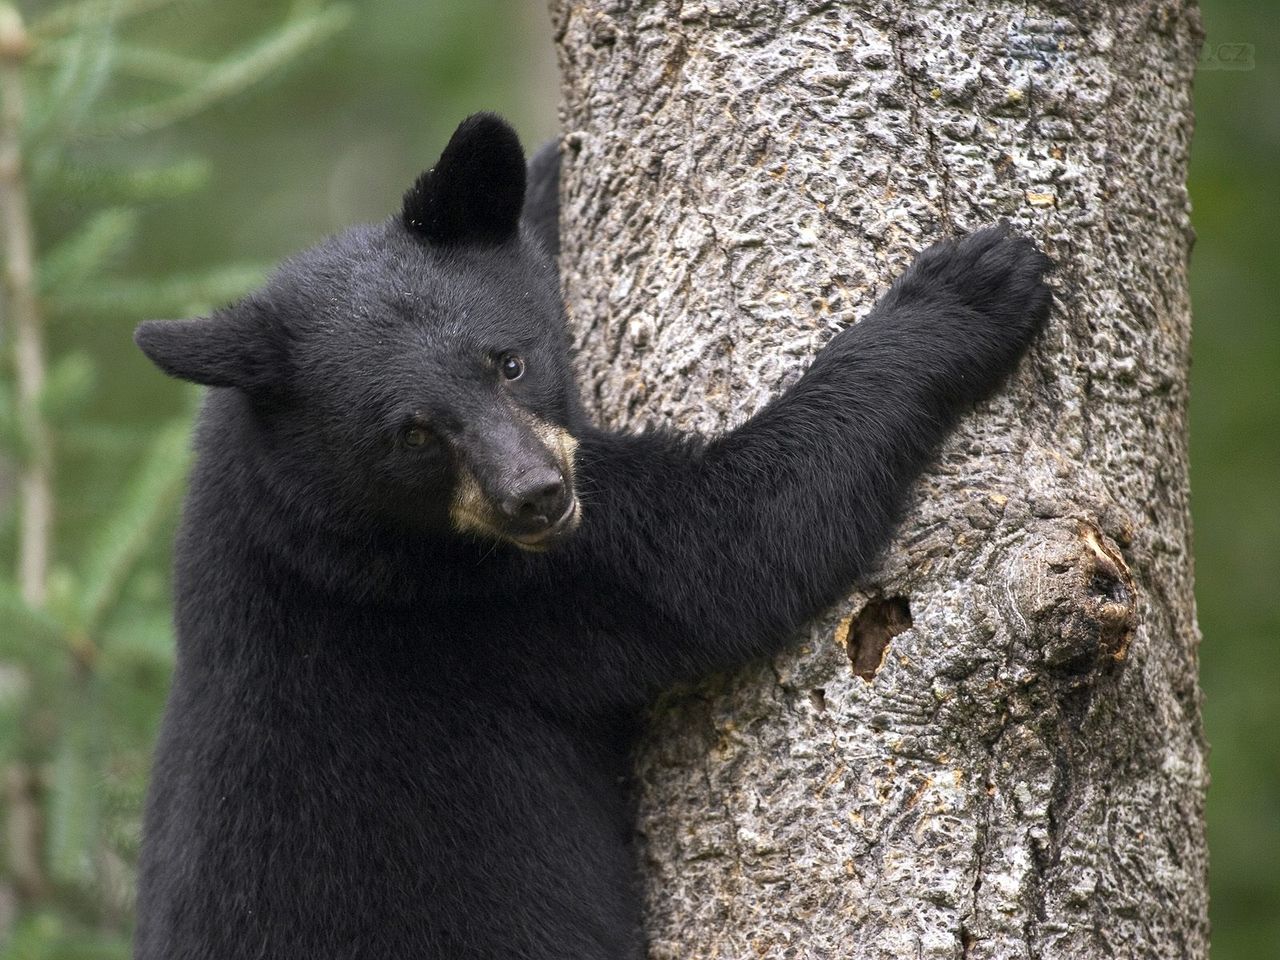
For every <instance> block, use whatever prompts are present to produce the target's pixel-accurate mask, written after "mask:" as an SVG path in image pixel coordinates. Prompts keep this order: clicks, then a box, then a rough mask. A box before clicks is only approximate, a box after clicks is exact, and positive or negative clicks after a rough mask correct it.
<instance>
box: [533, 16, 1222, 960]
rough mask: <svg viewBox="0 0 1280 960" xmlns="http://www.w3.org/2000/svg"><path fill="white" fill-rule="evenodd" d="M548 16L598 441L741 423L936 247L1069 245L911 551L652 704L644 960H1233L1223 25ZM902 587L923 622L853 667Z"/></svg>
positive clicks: (574, 278)
mask: <svg viewBox="0 0 1280 960" xmlns="http://www.w3.org/2000/svg"><path fill="white" fill-rule="evenodd" d="M552 13H553V19H554V22H555V26H556V32H557V40H558V43H559V50H560V58H561V69H562V75H563V91H564V100H563V106H562V117H563V124H564V140H563V157H564V175H563V185H562V211H563V214H562V222H563V232H562V237H563V255H562V268H563V272H564V276H565V282H564V286H565V294H566V299H567V303H568V306H569V310H570V313H571V317H572V318H573V321H574V328H575V339H576V349H577V360H578V363H579V365H580V368H581V373H582V377H583V380H584V383H585V384H586V398H587V402H588V404H589V405H590V406H591V407H592V408H593V410H594V412H595V413H596V415H597V416H598V417H599V419H601V420H602V421H603V422H605V423H608V424H611V425H614V426H627V427H640V426H644V425H646V424H655V423H657V424H664V425H669V426H676V427H680V428H686V429H700V430H704V431H715V430H720V429H725V428H727V427H730V426H732V425H734V424H736V423H738V422H741V420H742V419H744V418H745V417H747V416H749V415H750V413H751V412H752V411H754V410H756V409H758V408H759V407H760V406H761V405H762V404H763V403H765V402H766V401H767V400H768V399H769V398H770V397H771V396H773V395H775V394H776V393H777V392H779V391H780V390H782V389H784V388H785V387H786V386H787V385H788V384H789V383H791V382H792V381H793V380H794V378H795V377H796V376H797V375H798V374H799V372H800V371H801V370H802V369H803V367H804V365H805V364H806V362H807V361H808V359H809V358H810V357H811V356H812V355H813V353H814V352H815V351H816V350H817V349H818V348H819V347H820V346H821V344H822V343H823V342H825V340H826V338H827V337H828V336H830V334H831V333H832V331H834V330H835V329H838V328H839V327H840V326H842V325H844V324H847V323H851V322H854V321H855V320H856V319H857V318H858V317H860V316H862V315H863V314H865V312H866V311H867V309H868V308H869V307H870V305H871V304H872V303H873V302H874V300H875V298H876V296H877V295H878V294H879V293H881V292H883V291H884V290H885V289H886V287H887V285H888V283H889V282H890V281H891V280H892V278H893V277H894V276H895V275H896V274H897V273H898V272H900V271H901V270H902V269H903V268H904V267H905V266H906V265H907V263H908V262H909V261H910V258H911V257H912V255H913V254H914V252H915V251H917V250H918V249H920V248H922V247H923V246H925V245H927V244H928V243H929V242H930V241H932V240H934V239H936V238H938V237H940V236H944V235H947V234H951V233H954V232H957V231H961V230H967V229H971V228H974V227H977V226H981V225H983V224H986V223H990V222H992V221H995V220H998V219H1000V218H1008V219H1009V220H1011V221H1013V222H1014V224H1015V225H1017V227H1018V228H1019V229H1021V230H1022V231H1024V232H1026V233H1027V234H1029V235H1030V236H1032V237H1034V238H1036V239H1037V241H1038V242H1040V243H1041V244H1042V245H1043V246H1044V247H1045V249H1046V250H1047V251H1048V252H1049V253H1050V254H1051V255H1052V256H1053V257H1054V258H1055V260H1057V262H1058V263H1059V271H1058V273H1057V275H1056V279H1055V286H1056V288H1057V292H1058V296H1059V300H1060V307H1059V309H1058V310H1057V312H1056V313H1055V317H1054V320H1053V323H1052V326H1051V329H1050V330H1049V332H1048V335H1047V336H1046V337H1045V338H1044V339H1043V340H1042V342H1041V343H1040V344H1039V345H1038V346H1037V347H1036V349H1035V350H1034V351H1033V354H1032V356H1030V357H1029V358H1028V359H1027V361H1025V362H1024V363H1023V365H1022V367H1021V368H1020V370H1019V372H1018V374H1017V375H1016V377H1015V378H1014V379H1013V381H1012V382H1011V383H1010V384H1009V387H1008V389H1007V390H1006V391H1005V392H1004V393H1003V394H1002V395H1001V396H999V397H998V398H997V399H995V400H993V401H992V402H990V403H988V404H985V405H984V406H983V407H982V408H981V409H979V410H978V411H976V412H975V413H974V414H973V415H972V416H971V417H969V418H967V419H966V421H965V423H964V425H963V426H962V428H961V429H960V431H959V432H958V433H957V435H956V436H955V437H954V438H953V439H952V440H951V441H950V442H949V443H948V444H947V445H946V447H945V449H944V451H943V452H942V455H941V457H940V459H939V462H938V464H937V466H936V467H935V468H934V469H933V470H932V471H930V473H929V474H928V475H927V476H926V477H925V478H924V479H923V480H922V481H921V483H920V484H918V486H917V489H916V491H915V494H914V500H913V503H914V506H913V509H912V511H911V514H910V516H909V518H908V520H907V521H906V523H905V524H904V526H903V527H902V530H901V531H900V533H899V535H898V537H897V539H896V540H895V543H894V545H893V546H892V548H891V549H890V550H889V551H888V553H887V555H886V556H885V557H884V559H883V561H882V563H881V564H880V566H879V568H878V569H877V570H876V571H875V572H874V573H873V574H872V575H870V576H869V577H868V578H867V579H866V581H865V582H864V583H861V584H851V585H850V589H851V597H850V599H849V601H848V602H847V603H845V604H843V605H841V606H840V607H839V608H838V609H835V610H832V611H830V612H829V613H828V614H826V615H825V616H823V617H821V618H819V619H818V621H817V622H815V623H814V625H813V626H812V628H811V629H810V630H809V632H808V634H807V636H805V637H802V638H797V646H796V648H795V649H794V650H792V651H791V652H788V653H787V654H785V655H782V656H779V657H777V658H775V659H774V660H773V661H772V662H771V663H768V664H760V665H755V666H752V667H749V668H747V669H746V670H744V671H743V672H741V673H740V674H738V675H735V676H732V677H721V678H716V679H715V680H714V681H712V682H710V683H708V684H706V685H704V686H702V687H700V688H699V689H697V690H696V691H692V692H685V693H683V694H680V695H677V696H674V697H672V698H669V699H668V701H666V702H664V704H663V705H662V707H661V708H660V709H659V710H658V711H657V712H656V713H655V716H654V720H653V724H652V730H651V733H650V736H649V738H648V742H647V744H646V747H645V749H644V751H643V753H642V755H641V757H640V758H639V761H638V778H639V783H640V789H641V797H640V803H641V818H640V825H639V829H640V833H641V840H642V850H643V855H642V856H643V866H644V871H645V878H646V905H647V911H648V927H649V936H650V941H651V946H650V956H651V957H652V958H654V960H665V958H672V960H674V958H680V960H688V958H700V960H701V958H708V960H710V958H719V960H737V958H748V957H752V958H753V957H797V958H815V960H819V958H820V960H832V958H836V957H858V958H886V960H887V958H895V960H896V958H901V957H931V958H959V957H967V958H984V960H985V958H1032V957H1035V958H1081V960H1083V958H1090V960H1093V958H1098V957H1143V958H1156V957H1159V958H1169V957H1195V958H1202V957H1205V956H1206V955H1207V936H1208V934H1207V919H1206V885H1205V845H1204V833H1203V809H1202V805H1203V792H1204V788H1205V782H1206V774H1205V746H1204V742H1203V738H1202V733H1201V723H1200V712H1199V692H1198V687H1197V682H1196V644H1197V640H1198V634H1197V630H1196V625H1195V619H1194V606H1193V601H1192V592H1191V587H1192V582H1191V562H1190V543H1189V522H1188V514H1187V479H1186V419H1185V414H1186V384H1187V379H1186V374H1187V360H1188V341H1189V333H1190V313H1189V304H1188V299H1187V289H1186V271H1185V268H1186V258H1187V256H1188V252H1189V248H1190V244H1191V230H1190V225H1189V219H1188V203H1187V195H1186V190H1185V175H1186V162H1187V149H1188V143H1189V139H1190V135H1191V105H1190V83H1191V76H1192V72H1193V69H1194V64H1195V59H1196V54H1197V51H1198V47H1199V42H1200V26H1199V19H1198V15H1197V13H1196V10H1195V8H1194V6H1192V5H1190V4H1188V3H1184V2H1181V0H1145V2H1128V3H1118V4H1104V3H1100V2H1087V0H1086V2H1080V3H1065V2H1050V3H1039V4H1031V5H1027V4H1013V3H1008V2H1003V0H969V2H966V0H935V2H930V3H923V2H914V0H912V2H880V0H847V2H841V3H832V2H829V0H705V2H703V0H683V2H681V0H636V2H627V3H623V2H621V0H582V2H571V0H553V3H552ZM832 522H839V519H838V518H832ZM888 598H898V599H900V600H901V601H902V604H903V606H904V607H905V608H906V609H907V610H908V611H909V620H908V621H907V622H906V623H904V622H903V620H902V619H901V618H900V617H899V618H897V619H894V621H893V630H894V632H893V633H892V635H889V636H887V637H880V639H882V640H884V641H885V645H884V647H883V649H882V650H881V651H880V652H881V653H882V654H883V656H882V658H881V660H880V661H879V662H878V663H877V664H876V665H875V668H874V669H870V668H869V667H867V663H869V661H867V662H864V666H863V669H861V670H859V669H858V661H857V658H856V656H855V657H854V658H853V659H852V661H851V655H850V651H849V650H848V644H849V642H850V637H851V635H854V636H855V638H856V636H857V634H856V629H855V628H856V625H857V624H858V623H859V616H860V615H863V614H865V613H866V612H867V609H868V606H869V605H873V606H872V613H874V615H875V616H874V617H870V618H867V619H864V620H863V623H864V625H866V624H872V623H873V622H874V621H875V617H879V618H881V619H882V620H883V619H884V617H885V611H884V610H883V609H879V610H877V609H876V608H875V607H874V605H876V604H880V605H883V604H884V603H885V601H886V600H887V599H888ZM886 622H887V621H886ZM708 628H709V629H714V624H710V625H708ZM900 628H901V629H900ZM876 629H880V628H879V627H876ZM868 636H869V635H868ZM875 642H879V640H876V641H875ZM854 652H855V654H856V653H857V651H854ZM868 674H869V676H868Z"/></svg>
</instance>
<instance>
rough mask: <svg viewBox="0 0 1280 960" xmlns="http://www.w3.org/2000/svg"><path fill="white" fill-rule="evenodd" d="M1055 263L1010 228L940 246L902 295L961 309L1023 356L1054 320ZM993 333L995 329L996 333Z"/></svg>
mask: <svg viewBox="0 0 1280 960" xmlns="http://www.w3.org/2000/svg"><path fill="white" fill-rule="evenodd" d="M1052 269H1053V261H1052V260H1050V259H1049V258H1048V257H1047V256H1046V255H1045V254H1044V253H1043V252H1042V251H1041V250H1040V249H1039V248H1037V247H1036V245H1035V244H1034V243H1032V242H1031V241H1030V240H1028V239H1027V238H1026V237H1022V236H1019V235H1018V234H1016V233H1014V232H1013V231H1012V230H1011V229H1010V227H1009V225H1008V224H1007V223H1002V224H1000V225H998V226H994V227H984V228H983V229H981V230H975V231H974V232H973V233H970V234H967V235H965V236H963V237H958V238H956V239H954V240H943V241H941V242H939V243H935V244H934V245H933V246H931V247H929V249H927V250H925V251H924V252H923V253H921V254H920V256H919V257H917V258H916V262H915V263H914V264H913V265H912V267H911V269H910V271H908V273H907V275H906V276H905V277H904V278H903V281H904V282H903V290H902V293H903V294H905V295H906V296H909V297H913V298H914V297H920V298H923V299H925V300H927V301H934V302H939V303H944V304H947V305H948V306H961V307H964V308H966V312H969V313H970V316H971V317H972V318H973V320H974V321H976V322H977V323H979V324H980V325H981V326H982V327H984V328H986V329H984V330H975V331H973V332H974V333H995V332H997V331H998V332H999V333H1000V334H1001V335H1003V336H1004V337H1007V338H1008V340H1009V341H1010V344H1009V345H1010V346H1013V347H1015V348H1017V350H1018V352H1019V353H1020V352H1021V349H1020V348H1021V347H1024V346H1025V345H1026V344H1027V343H1028V342H1030V340H1031V338H1032V337H1034V336H1035V334H1036V333H1037V332H1038V331H1039V330H1040V329H1041V328H1042V327H1044V325H1045V323H1046V322H1047V320H1048V319H1049V308H1050V306H1051V305H1052V303H1053V292H1052V291H1051V290H1050V288H1049V285H1048V284H1047V283H1045V279H1044V278H1045V275H1046V274H1047V273H1048V272H1049V271H1050V270H1052ZM993 328H994V329H993Z"/></svg>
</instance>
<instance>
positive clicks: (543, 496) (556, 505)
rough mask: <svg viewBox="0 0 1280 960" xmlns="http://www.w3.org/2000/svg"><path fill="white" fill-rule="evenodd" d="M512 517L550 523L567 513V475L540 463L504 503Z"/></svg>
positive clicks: (537, 522) (526, 521)
mask: <svg viewBox="0 0 1280 960" xmlns="http://www.w3.org/2000/svg"><path fill="white" fill-rule="evenodd" d="M500 507H501V510H502V514H503V516H505V517H506V518H507V519H508V520H512V521H515V522H516V523H520V524H529V525H535V526H542V527H545V526H549V525H550V524H551V523H552V522H553V521H555V520H559V519H560V517H561V516H562V515H563V514H564V512H565V508H566V504H565V487H564V477H562V476H561V475H560V471H559V470H556V469H554V468H553V467H539V468H537V469H535V470H531V471H529V472H528V473H526V474H525V475H524V476H523V477H521V478H520V481H519V483H518V484H517V485H516V487H515V489H513V490H512V491H511V492H510V493H509V494H507V496H506V497H504V498H503V501H502V503H501V504H500Z"/></svg>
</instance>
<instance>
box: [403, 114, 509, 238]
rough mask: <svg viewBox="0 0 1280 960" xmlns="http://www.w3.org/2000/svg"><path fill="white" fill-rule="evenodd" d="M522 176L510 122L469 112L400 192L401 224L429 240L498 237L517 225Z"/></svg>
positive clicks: (501, 236) (505, 234) (507, 236)
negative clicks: (423, 169) (427, 166)
mask: <svg viewBox="0 0 1280 960" xmlns="http://www.w3.org/2000/svg"><path fill="white" fill-rule="evenodd" d="M525 178H526V173H525V166H524V149H523V148H522V147H521V146H520V138H519V137H517V136H516V132H515V131H514V130H512V129H511V125H510V124H508V123H507V122H506V121H505V120H503V119H502V118H501V117H499V116H496V115H494V114H492V113H474V114H472V115H471V116H469V117H467V119H465V120H463V121H462V123H461V124H459V125H458V129H457V130H455V131H454V134H453V137H452V138H450V140H449V145H448V146H446V147H445V148H444V153H442V154H440V159H439V160H437V161H436V165H435V166H434V167H432V168H431V169H430V170H428V171H426V172H425V173H423V174H422V175H421V176H420V177H418V179H417V180H416V181H415V182H414V184H413V186H412V187H410V188H409V192H408V193H406V194H405V195H404V209H403V213H402V214H401V215H402V217H403V219H404V225H405V226H406V227H407V228H408V229H409V231H410V232H411V233H415V234H417V235H418V236H420V237H422V238H423V239H425V240H427V241H428V242H430V243H442V244H443V243H467V242H471V243H490V244H499V243H503V242H505V241H507V240H509V239H511V238H512V237H514V236H515V235H516V231H517V230H518V229H519V226H520V208H521V207H522V206H523V205H524V191H525Z"/></svg>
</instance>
